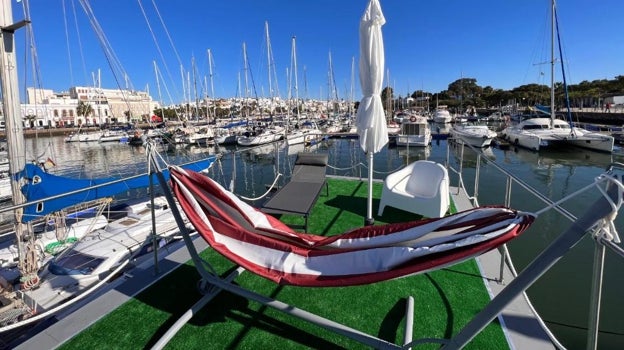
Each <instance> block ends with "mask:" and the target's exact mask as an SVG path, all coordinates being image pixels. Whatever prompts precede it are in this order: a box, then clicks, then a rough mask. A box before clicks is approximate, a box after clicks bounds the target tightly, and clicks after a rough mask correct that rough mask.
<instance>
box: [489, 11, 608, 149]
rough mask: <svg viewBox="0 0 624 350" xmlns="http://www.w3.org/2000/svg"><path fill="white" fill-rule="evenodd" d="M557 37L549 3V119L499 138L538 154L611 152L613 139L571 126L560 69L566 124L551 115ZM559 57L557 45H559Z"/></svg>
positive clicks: (521, 125)
mask: <svg viewBox="0 0 624 350" xmlns="http://www.w3.org/2000/svg"><path fill="white" fill-rule="evenodd" d="M556 33H557V11H556V5H555V1H554V0H552V2H551V52H550V54H551V62H550V110H549V112H550V117H538V118H529V119H526V120H524V121H522V122H520V123H518V124H517V125H512V126H509V127H507V128H505V129H504V130H503V131H502V132H501V135H502V136H503V138H505V139H507V140H508V141H509V142H511V143H512V144H514V145H517V146H520V147H524V148H528V149H530V150H534V151H539V150H542V149H546V148H551V147H556V146H577V147H581V148H587V149H591V150H594V151H599V152H607V153H611V152H613V142H614V139H613V136H610V135H605V134H601V133H597V132H592V131H588V130H585V129H582V128H579V127H574V126H572V125H571V123H572V121H571V112H570V103H569V100H568V98H567V85H566V83H565V70H564V69H563V62H562V63H561V65H562V72H563V80H564V84H563V85H564V87H565V89H566V106H567V111H568V113H567V115H568V119H569V121H564V120H561V119H557V118H556V115H555V35H556ZM558 43H559V53H560V56H561V42H559V41H558Z"/></svg>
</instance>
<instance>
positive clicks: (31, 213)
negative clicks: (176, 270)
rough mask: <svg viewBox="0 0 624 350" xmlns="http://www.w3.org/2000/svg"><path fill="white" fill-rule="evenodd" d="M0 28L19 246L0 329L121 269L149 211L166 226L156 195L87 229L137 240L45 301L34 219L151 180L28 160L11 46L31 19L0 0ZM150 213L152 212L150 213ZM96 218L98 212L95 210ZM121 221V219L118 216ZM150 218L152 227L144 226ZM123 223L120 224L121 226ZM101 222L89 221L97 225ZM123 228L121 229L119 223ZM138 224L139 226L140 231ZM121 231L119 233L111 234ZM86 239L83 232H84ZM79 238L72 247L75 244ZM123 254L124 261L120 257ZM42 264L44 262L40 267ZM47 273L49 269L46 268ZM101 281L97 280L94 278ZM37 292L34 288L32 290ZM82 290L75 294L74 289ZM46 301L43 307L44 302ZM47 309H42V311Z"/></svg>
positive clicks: (101, 247) (1, 301) (1, 282)
mask: <svg viewBox="0 0 624 350" xmlns="http://www.w3.org/2000/svg"><path fill="white" fill-rule="evenodd" d="M0 13H2V14H3V15H2V16H0V28H2V38H3V40H0V81H1V83H2V92H3V94H2V98H3V112H4V116H5V118H6V120H5V121H6V130H7V133H6V137H7V148H8V158H9V173H10V175H11V176H10V179H11V195H12V204H13V206H12V207H11V210H12V211H13V222H14V228H15V230H14V233H15V242H16V248H17V262H16V264H15V265H16V268H17V270H18V272H19V273H18V274H17V275H16V276H15V278H10V279H7V278H6V277H4V276H2V275H1V274H0V294H1V295H0V333H3V332H5V331H8V330H12V329H15V328H18V327H23V326H27V325H28V324H30V323H33V322H36V321H38V320H41V319H43V318H44V317H48V316H50V315H52V314H54V313H56V312H59V311H60V310H62V309H63V308H65V307H67V306H68V304H67V303H64V301H65V300H68V299H72V300H79V299H80V298H82V297H84V296H85V295H87V294H88V292H92V291H94V290H96V289H97V287H99V286H101V285H102V281H104V280H106V279H109V278H111V277H112V276H114V275H115V274H116V273H118V272H119V271H121V268H123V267H124V266H125V264H126V263H127V262H128V261H129V260H128V258H130V257H132V256H134V255H135V254H136V253H135V252H136V249H138V248H140V247H141V246H143V243H142V242H145V241H146V238H147V237H148V236H149V235H150V234H152V230H151V227H153V226H151V225H156V224H155V223H152V222H151V221H150V220H151V218H152V215H154V216H157V217H159V218H161V219H162V221H161V222H159V225H158V227H157V229H156V230H154V231H155V232H153V234H154V235H156V234H157V232H159V229H161V230H164V229H167V228H166V227H164V226H162V227H161V224H162V223H164V222H166V220H165V219H164V217H162V216H160V215H161V214H159V213H156V210H157V209H158V210H159V211H160V212H162V213H163V214H162V215H164V213H165V212H166V211H167V210H170V209H169V208H168V207H167V206H165V205H160V204H158V202H157V201H156V200H149V199H148V200H143V201H142V202H140V203H137V204H136V205H135V206H134V208H132V210H128V211H126V212H125V213H126V214H125V215H122V217H121V218H117V220H114V221H113V222H107V224H106V226H105V227H102V228H99V229H97V230H95V231H90V232H86V233H85V234H84V236H85V237H91V238H93V237H104V236H105V235H107V234H108V236H106V237H107V238H108V239H107V240H106V241H102V240H99V241H100V242H103V243H107V242H110V241H122V240H123V239H124V238H127V236H123V234H124V233H126V234H129V233H130V232H131V231H132V237H131V239H132V240H134V241H135V243H136V242H139V243H141V244H134V245H132V246H129V247H128V248H127V249H125V251H124V254H120V255H116V256H114V257H113V259H111V260H110V261H109V264H110V265H109V266H110V267H114V269H113V270H110V269H109V270H106V271H102V272H103V273H100V274H98V275H97V278H96V279H95V280H92V281H90V282H89V283H88V284H86V283H85V284H81V286H82V287H83V288H82V289H75V288H74V289H73V290H71V291H66V293H65V294H64V296H65V298H62V300H56V301H55V302H53V303H48V304H46V303H45V300H46V296H48V297H49V296H50V293H57V291H56V290H53V289H48V292H47V294H46V292H45V288H43V286H44V284H45V283H47V282H49V281H50V280H49V279H48V277H46V276H47V272H45V271H46V269H48V271H49V267H50V266H52V265H44V264H42V261H41V260H40V254H39V253H40V245H39V244H38V243H39V242H40V240H39V239H38V235H37V232H36V231H35V230H34V228H35V226H36V225H35V221H36V218H40V217H42V216H45V215H49V214H51V213H55V212H58V211H60V210H63V209H64V208H68V207H70V206H73V205H76V204H80V203H85V202H86V201H91V200H97V199H101V198H108V197H111V196H114V195H115V194H117V193H119V192H121V191H127V190H129V189H132V188H139V187H147V186H149V185H150V175H149V174H148V173H144V174H140V175H136V176H132V177H128V178H114V177H111V178H103V179H86V180H85V179H71V178H66V177H61V176H56V175H53V174H50V173H48V172H46V171H45V170H44V169H42V168H41V167H40V166H39V165H36V164H26V156H25V154H26V152H25V144H24V139H23V125H22V121H21V112H20V109H21V108H20V99H19V91H20V89H19V86H18V79H17V69H16V68H15V67H16V62H17V59H16V55H15V51H16V50H15V47H14V43H15V41H14V32H15V31H16V30H17V29H19V28H21V27H23V26H25V25H27V24H28V23H29V21H27V20H23V21H20V22H17V23H13V17H12V13H13V12H12V8H11V0H0ZM215 159H216V157H211V158H207V159H203V160H201V161H200V162H194V163H189V164H187V166H188V167H190V168H195V169H202V170H205V169H207V168H209V167H210V166H211V165H212V164H213V162H214V161H215ZM152 213H154V214H152ZM97 216H98V217H99V215H97ZM120 220H122V221H120ZM145 222H148V223H150V224H151V225H150V229H149V230H146V229H145V228H144V227H146V226H147V225H146V224H145ZM120 226H121V227H120ZM98 227H101V226H97V227H96V226H91V228H90V229H95V228H98ZM122 227H123V228H122ZM139 228H143V229H141V230H139ZM134 230H137V232H142V233H143V235H142V236H139V235H136V234H135V232H134ZM115 234H119V235H115ZM93 235H95V236H93ZM83 239H84V237H83ZM95 243H96V240H93V239H91V246H90V247H91V252H92V253H93V252H94V251H100V252H103V251H105V250H106V249H107V248H108V246H107V245H106V244H95ZM80 245H81V243H80V242H79V243H78V244H76V245H75V246H74V247H73V250H75V249H77V248H78V247H79V246H80ZM124 259H126V260H124ZM74 261H75V260H74ZM42 266H43V267H42ZM50 272H51V271H50ZM96 281H99V283H96ZM35 291H36V292H35ZM79 292H80V293H83V294H80V295H78V294H77V293H79ZM43 305H45V307H42V306H43ZM43 311H46V312H43Z"/></svg>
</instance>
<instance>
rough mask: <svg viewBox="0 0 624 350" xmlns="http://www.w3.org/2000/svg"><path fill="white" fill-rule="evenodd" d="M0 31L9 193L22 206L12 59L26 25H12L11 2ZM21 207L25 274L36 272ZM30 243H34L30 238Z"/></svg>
mask: <svg viewBox="0 0 624 350" xmlns="http://www.w3.org/2000/svg"><path fill="white" fill-rule="evenodd" d="M1 1H2V3H1V5H0V6H1V7H0V9H1V10H2V11H0V28H2V40H0V65H1V67H0V81H1V82H2V106H3V107H2V108H3V113H4V118H5V123H6V131H7V132H6V139H7V148H8V157H9V172H10V173H11V193H12V195H13V204H14V205H21V204H23V203H25V202H26V198H24V196H23V195H22V192H21V191H20V184H19V182H18V181H19V178H18V177H17V176H15V175H16V174H18V173H19V172H21V171H22V170H24V167H25V166H26V152H25V151H24V150H25V145H24V138H23V135H24V130H23V129H24V128H23V125H22V121H21V119H22V118H21V112H20V110H21V108H20V97H19V85H18V80H17V65H16V64H17V58H16V56H15V50H16V48H15V46H14V44H15V38H14V32H15V30H16V29H18V28H21V27H23V26H24V25H26V24H27V23H28V22H27V21H20V22H18V23H13V10H12V7H11V1H12V0H1ZM23 211H24V210H23V208H18V209H15V210H14V211H13V213H14V219H15V234H16V238H17V239H16V240H17V247H18V254H19V269H20V271H21V272H22V273H23V274H24V273H31V272H36V269H37V266H35V267H34V271H30V268H29V267H28V266H26V265H27V264H26V253H25V252H26V246H25V242H26V241H27V240H26V234H27V232H28V231H27V227H26V225H25V224H23V223H22V214H23ZM30 241H31V242H34V241H33V240H32V239H31V240H30Z"/></svg>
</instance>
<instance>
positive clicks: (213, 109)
mask: <svg viewBox="0 0 624 350" xmlns="http://www.w3.org/2000/svg"><path fill="white" fill-rule="evenodd" d="M212 64H213V63H212V51H210V49H208V69H209V73H210V98H211V99H212V117H213V118H214V119H215V120H216V119H217V111H216V108H217V107H216V106H215V103H214V101H215V92H214V81H213V75H212ZM206 110H207V109H206Z"/></svg>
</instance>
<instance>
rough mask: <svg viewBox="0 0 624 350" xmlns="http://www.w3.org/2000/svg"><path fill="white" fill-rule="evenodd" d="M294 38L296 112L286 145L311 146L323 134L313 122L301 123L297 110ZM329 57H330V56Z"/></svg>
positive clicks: (294, 71)
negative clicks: (294, 122) (294, 121)
mask: <svg viewBox="0 0 624 350" xmlns="http://www.w3.org/2000/svg"><path fill="white" fill-rule="evenodd" d="M295 39H296V38H295V37H294V36H293V37H292V62H293V73H292V74H293V75H294V77H295V85H294V89H295V110H296V111H297V117H296V124H295V128H294V129H292V130H289V131H288V132H287V133H286V143H287V144H288V146H291V145H296V144H300V143H304V144H312V143H315V142H316V141H318V140H319V139H320V138H321V137H322V134H323V132H322V131H321V130H320V129H319V128H318V126H317V125H316V123H313V122H310V121H308V122H305V123H302V122H301V115H300V110H299V102H300V101H299V83H298V81H297V51H296V47H295ZM330 57H331V56H330Z"/></svg>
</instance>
